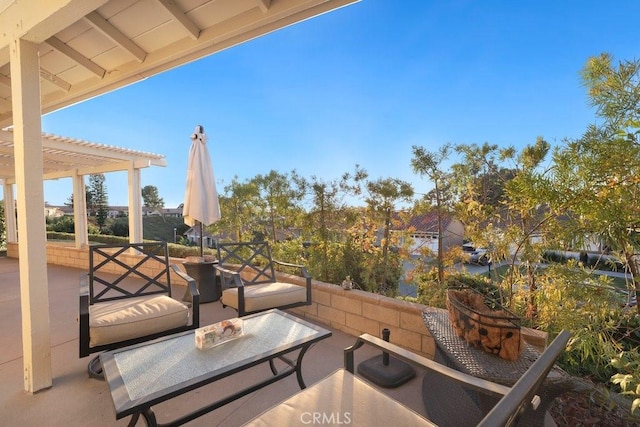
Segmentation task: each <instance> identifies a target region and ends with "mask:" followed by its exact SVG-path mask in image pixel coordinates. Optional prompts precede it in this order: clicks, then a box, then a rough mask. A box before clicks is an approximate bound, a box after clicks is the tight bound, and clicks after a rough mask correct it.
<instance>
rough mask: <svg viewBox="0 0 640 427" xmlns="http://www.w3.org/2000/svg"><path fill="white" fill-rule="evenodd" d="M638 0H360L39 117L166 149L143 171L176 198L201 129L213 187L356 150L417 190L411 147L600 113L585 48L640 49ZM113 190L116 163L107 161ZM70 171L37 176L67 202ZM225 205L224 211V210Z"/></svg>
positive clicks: (546, 133) (522, 139)
mask: <svg viewBox="0 0 640 427" xmlns="http://www.w3.org/2000/svg"><path fill="white" fill-rule="evenodd" d="M638 16H640V2H637V1H633V0H622V1H616V2H603V1H587V0H583V1H564V0H560V1H558V0H549V1H547V0H541V1H535V2H514V1H498V0H493V1H492V0H488V1H482V2H481V1H462V0H457V1H456V0H452V1H446V2H445V1H423V0H402V1H397V0H396V1H389V0H363V1H362V2H360V3H356V4H354V5H351V6H348V7H345V8H342V9H339V10H337V11H334V12H331V13H328V14H325V15H322V16H320V17H316V18H314V19H311V20H308V21H305V22H302V23H299V24H296V25H294V26H291V27H288V28H286V29H283V30H280V31H277V32H275V33H272V34H269V35H267V36H264V37H261V38H259V39H256V40H252V41H250V42H247V43H245V44H243V45H240V46H236V47H233V48H231V49H228V50H226V51H224V52H221V53H218V54H215V55H213V56H210V57H208V58H204V59H202V60H200V61H197V62H194V63H192V64H188V65H186V66H183V67H180V68H177V69H174V70H171V71H168V72H165V73H163V74H161V75H159V76H156V77H153V78H149V79H147V80H145V81H143V82H140V83H136V84H134V85H131V86H129V87H126V88H123V89H120V90H117V91H115V92H112V93H109V94H106V95H103V96H100V97H98V98H95V99H92V100H89V101H86V102H83V103H81V104H77V105H74V106H71V107H68V108H65V109H63V110H60V111H57V112H54V113H51V114H48V115H46V116H44V117H43V125H42V127H43V131H44V132H47V133H54V134H58V135H63V136H67V137H72V138H79V139H85V140H88V141H92V142H98V143H103V144H109V145H116V146H121V147H127V148H131V149H136V150H142V151H148V152H152V153H158V154H163V155H165V156H166V158H167V162H168V166H167V167H165V168H160V167H152V168H147V169H144V170H143V172H142V185H143V186H145V185H155V186H156V187H157V188H158V191H159V193H160V196H161V197H162V198H163V199H164V201H165V206H166V207H176V206H177V205H178V204H179V203H182V201H183V197H184V185H185V179H186V178H185V177H186V168H187V156H188V151H189V145H190V142H191V141H190V139H189V136H190V134H191V133H192V132H193V130H194V127H195V126H196V125H198V124H201V125H203V126H204V128H205V131H206V132H207V135H208V137H209V144H208V145H209V150H210V154H211V159H212V163H213V167H214V171H215V175H216V182H217V186H218V191H219V192H220V193H222V192H223V188H224V186H225V185H226V184H228V183H230V182H231V180H232V179H233V177H234V176H237V177H238V178H239V179H240V180H241V181H244V180H245V179H247V178H252V177H254V176H256V175H257V174H267V173H269V171H271V170H277V171H279V172H281V173H288V172H290V171H291V170H293V169H296V170H297V171H298V173H299V174H300V175H302V176H304V177H307V178H310V177H311V176H316V177H318V178H321V179H323V180H326V181H330V180H333V179H337V178H339V177H340V176H341V175H342V174H343V173H345V172H351V171H353V169H354V166H355V165H356V164H359V165H360V166H361V167H362V168H364V169H365V170H367V171H368V172H369V174H370V178H372V179H377V178H388V177H393V178H400V179H403V180H406V181H409V182H411V183H412V184H413V185H414V188H415V190H416V191H417V192H426V191H428V189H429V188H430V187H431V185H430V183H429V182H428V181H427V180H426V179H423V178H421V177H420V176H418V175H415V174H414V173H413V172H412V171H411V166H410V162H411V147H412V146H413V145H419V146H424V147H426V148H427V149H429V150H432V151H435V150H437V148H438V147H439V146H441V145H442V144H444V143H454V144H457V143H464V144H470V143H483V142H489V143H492V144H498V145H500V146H509V145H514V146H516V147H522V146H524V145H525V144H528V143H533V142H534V141H535V139H536V137H537V136H542V137H544V138H545V139H546V140H547V141H549V142H550V143H551V144H560V143H561V142H562V140H563V139H565V138H578V137H579V136H580V135H581V133H582V132H583V131H584V130H585V128H586V126H587V125H588V124H590V123H593V122H595V121H596V118H595V112H594V110H593V109H592V108H590V106H589V105H588V102H587V98H586V91H585V89H584V87H583V86H582V83H581V81H580V74H579V73H580V70H581V69H582V67H583V65H584V63H585V61H586V60H587V59H588V57H589V56H594V55H598V54H600V53H602V52H608V53H611V54H612V55H614V57H615V59H616V60H631V59H635V58H636V57H637V56H638V52H640V32H638V31H637V26H636V25H635V23H636V21H637V19H636V18H637V17H638ZM106 183H107V191H108V195H109V203H110V204H111V205H126V204H127V193H126V188H127V181H126V175H125V174H124V173H115V174H107V181H106ZM71 193H72V184H71V180H70V179H63V180H59V181H50V182H47V183H46V184H45V200H46V201H47V202H49V203H50V204H53V205H59V204H63V203H64V202H65V201H66V200H67V198H68V197H69V195H70V194H71ZM223 214H224V213H223Z"/></svg>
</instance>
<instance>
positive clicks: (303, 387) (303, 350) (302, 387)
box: [296, 346, 310, 390]
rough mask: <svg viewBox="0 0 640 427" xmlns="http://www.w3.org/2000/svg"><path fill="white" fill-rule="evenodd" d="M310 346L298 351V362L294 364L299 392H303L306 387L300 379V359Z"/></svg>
mask: <svg viewBox="0 0 640 427" xmlns="http://www.w3.org/2000/svg"><path fill="white" fill-rule="evenodd" d="M309 347H310V346H305V347H302V348H301V349H300V354H298V361H297V362H296V377H297V378H298V385H299V386H300V390H304V389H305V388H307V385H306V384H305V383H304V379H303V378H302V358H303V357H304V354H305V353H306V352H307V350H308V349H309Z"/></svg>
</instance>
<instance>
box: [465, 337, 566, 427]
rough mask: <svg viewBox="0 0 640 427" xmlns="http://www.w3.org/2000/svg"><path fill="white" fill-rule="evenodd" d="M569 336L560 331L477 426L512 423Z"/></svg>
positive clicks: (542, 379)
mask: <svg viewBox="0 0 640 427" xmlns="http://www.w3.org/2000/svg"><path fill="white" fill-rule="evenodd" d="M569 338H571V333H570V332H569V331H566V330H563V331H561V332H560V334H558V336H557V337H556V338H555V339H554V340H553V341H552V342H551V344H549V346H548V347H547V348H546V349H545V350H544V351H543V352H542V354H541V355H540V357H538V358H537V359H536V361H535V362H533V364H532V365H531V366H530V367H529V369H527V371H526V372H525V373H524V375H522V376H521V377H520V379H519V380H518V381H516V383H515V384H514V385H513V387H511V391H510V392H509V395H508V396H505V397H504V398H503V399H500V401H499V402H498V403H497V404H496V405H495V406H494V407H493V409H491V411H490V412H489V413H488V414H487V416H486V417H484V418H483V420H482V421H481V422H480V424H478V426H487V427H488V426H495V425H505V426H510V425H514V424H515V423H516V422H517V420H518V417H519V416H520V414H521V413H522V412H523V411H524V409H525V408H526V405H527V404H528V402H531V400H532V399H533V397H534V395H535V393H536V391H537V390H538V388H539V387H540V386H541V384H542V382H543V381H544V380H545V378H547V375H548V374H549V371H550V370H551V369H552V368H553V365H554V363H555V361H556V359H558V356H560V353H562V352H563V351H564V349H565V347H566V346H567V342H568V341H569Z"/></svg>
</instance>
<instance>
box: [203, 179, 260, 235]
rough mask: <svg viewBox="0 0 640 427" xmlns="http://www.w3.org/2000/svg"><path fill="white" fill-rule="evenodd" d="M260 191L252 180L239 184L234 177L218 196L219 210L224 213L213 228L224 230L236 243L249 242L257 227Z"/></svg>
mask: <svg viewBox="0 0 640 427" xmlns="http://www.w3.org/2000/svg"><path fill="white" fill-rule="evenodd" d="M259 200H260V191H259V189H258V186H257V185H256V184H255V182H253V181H252V180H250V181H246V182H240V181H239V180H238V177H237V176H235V177H234V178H233V179H232V180H231V183H230V184H228V185H226V186H225V187H224V194H221V195H220V210H221V211H222V212H224V215H222V218H220V221H218V222H217V223H216V224H214V227H215V228H218V229H220V230H226V231H227V232H228V234H230V235H233V236H234V238H235V240H236V241H237V242H242V241H244V240H247V239H249V240H251V239H250V234H251V233H253V231H254V230H255V229H256V227H257V218H258V216H259V211H258V203H259Z"/></svg>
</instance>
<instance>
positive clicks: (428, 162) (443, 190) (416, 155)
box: [411, 144, 451, 283]
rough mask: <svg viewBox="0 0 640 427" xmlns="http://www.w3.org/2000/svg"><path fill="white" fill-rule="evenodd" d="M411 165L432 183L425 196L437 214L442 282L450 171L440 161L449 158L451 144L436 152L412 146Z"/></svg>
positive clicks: (449, 203)
mask: <svg viewBox="0 0 640 427" xmlns="http://www.w3.org/2000/svg"><path fill="white" fill-rule="evenodd" d="M412 150H413V158H412V159H411V167H412V168H413V171H414V172H416V173H418V174H419V175H420V176H425V175H426V176H427V178H429V180H430V181H431V182H432V183H433V186H434V188H433V191H431V193H430V194H429V195H427V197H429V196H430V198H431V199H432V200H433V202H434V204H435V208H436V212H437V214H438V257H437V259H438V282H440V283H444V263H443V257H444V248H443V237H444V229H443V225H442V224H443V218H444V217H445V216H447V215H449V214H450V213H451V192H450V180H449V177H450V173H448V172H446V171H445V170H443V167H442V163H443V162H444V161H446V160H447V159H448V158H449V155H450V153H451V146H450V145H449V144H445V145H443V146H442V147H440V149H439V150H438V151H437V152H431V151H428V150H426V149H425V148H424V147H418V146H415V145H414V146H413V148H412Z"/></svg>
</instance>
